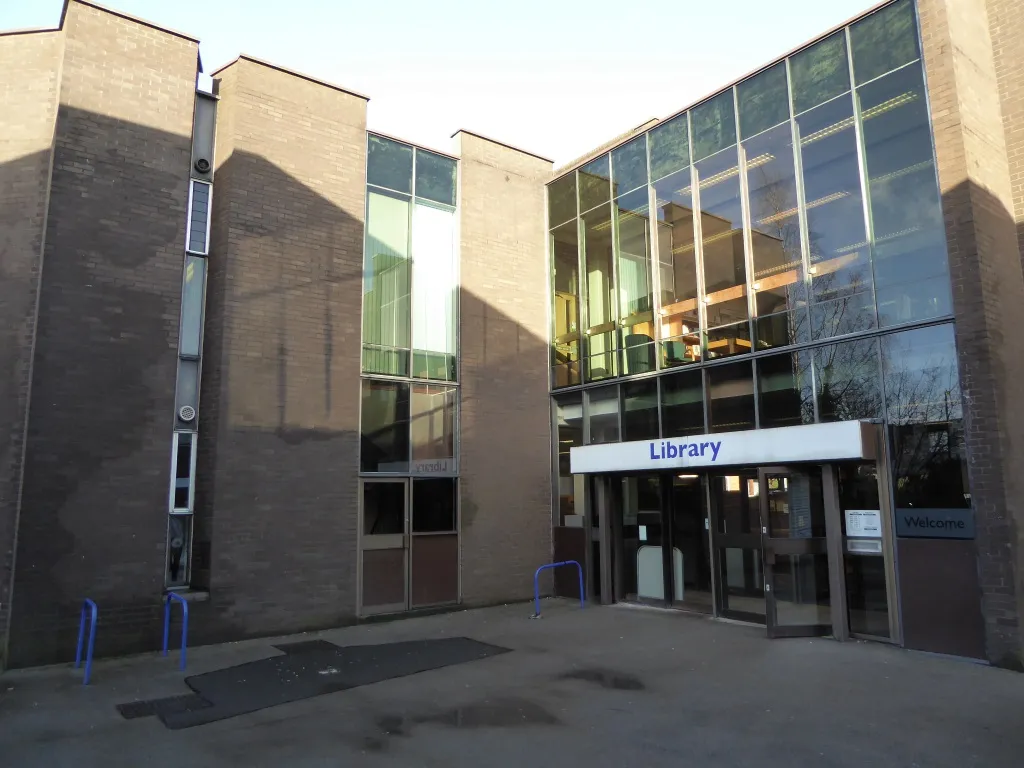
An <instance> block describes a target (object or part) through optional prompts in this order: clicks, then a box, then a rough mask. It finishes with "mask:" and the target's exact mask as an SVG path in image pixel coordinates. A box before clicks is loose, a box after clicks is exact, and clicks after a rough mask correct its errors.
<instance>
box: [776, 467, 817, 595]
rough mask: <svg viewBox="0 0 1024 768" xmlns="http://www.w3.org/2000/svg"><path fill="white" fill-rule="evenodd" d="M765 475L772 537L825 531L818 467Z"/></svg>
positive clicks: (797, 536) (796, 536) (803, 536)
mask: <svg viewBox="0 0 1024 768" xmlns="http://www.w3.org/2000/svg"><path fill="white" fill-rule="evenodd" d="M764 479H765V487H764V488H762V489H761V490H762V492H763V493H764V494H766V496H767V498H766V499H765V501H766V502H767V505H768V535H769V536H770V537H772V538H773V539H810V538H814V537H820V536H824V535H825V500H824V498H823V496H822V490H821V469H820V468H819V467H808V468H807V469H806V470H793V471H791V472H786V473H774V472H772V473H768V474H766V475H765V478H764ZM775 576H776V577H778V576H779V574H778V573H776V574H775Z"/></svg>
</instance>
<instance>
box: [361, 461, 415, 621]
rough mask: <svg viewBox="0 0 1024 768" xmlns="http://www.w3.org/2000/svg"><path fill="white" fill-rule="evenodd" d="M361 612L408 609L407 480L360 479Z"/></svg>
mask: <svg viewBox="0 0 1024 768" xmlns="http://www.w3.org/2000/svg"><path fill="white" fill-rule="evenodd" d="M361 517H362V526H363V530H362V536H361V537H360V601H359V604H360V613H361V614H362V615H369V614H374V613H396V612H398V611H404V610H407V609H408V608H409V590H408V585H409V481H408V480H405V479H398V480H363V481H362V515H361Z"/></svg>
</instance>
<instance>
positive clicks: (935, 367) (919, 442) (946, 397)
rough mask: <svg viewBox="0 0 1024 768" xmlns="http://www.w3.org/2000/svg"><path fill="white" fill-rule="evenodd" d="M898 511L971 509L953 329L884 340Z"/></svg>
mask: <svg viewBox="0 0 1024 768" xmlns="http://www.w3.org/2000/svg"><path fill="white" fill-rule="evenodd" d="M882 361H883V363H882V364H883V365H884V371H885V410H886V416H887V418H888V420H889V430H890V433H891V441H892V442H891V445H892V461H893V478H894V485H895V492H896V507H897V508H906V507H914V508H915V509H921V508H932V509H956V508H965V507H970V506H971V503H970V496H969V487H970V486H969V485H968V484H967V463H966V456H965V448H964V429H963V404H962V400H961V395H960V375H959V370H958V366H957V358H956V345H955V343H954V340H953V326H952V325H937V326H932V327H929V328H919V329H917V330H913V331H904V332H903V333H897V334H893V335H891V336H884V337H882Z"/></svg>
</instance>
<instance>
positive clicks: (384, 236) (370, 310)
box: [363, 189, 411, 376]
mask: <svg viewBox="0 0 1024 768" xmlns="http://www.w3.org/2000/svg"><path fill="white" fill-rule="evenodd" d="M366 198H367V199H366V243H365V246H364V256H363V371H365V372H367V373H386V374H390V375H392V376H407V375H408V374H409V346H410V345H409V341H410V338H409V330H410V328H409V326H410V296H409V276H410V275H409V273H410V265H411V262H410V259H409V221H410V203H409V198H408V196H406V195H399V194H397V193H389V192H384V191H383V190H374V189H370V190H367V196H366Z"/></svg>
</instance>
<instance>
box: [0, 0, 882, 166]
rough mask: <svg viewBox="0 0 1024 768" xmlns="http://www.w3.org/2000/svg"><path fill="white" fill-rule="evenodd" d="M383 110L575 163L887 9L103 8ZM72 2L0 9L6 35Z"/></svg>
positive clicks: (377, 120) (391, 128) (189, 0)
mask: <svg viewBox="0 0 1024 768" xmlns="http://www.w3.org/2000/svg"><path fill="white" fill-rule="evenodd" d="M101 4H103V5H106V6H108V7H111V8H117V9H119V10H121V11H124V12H125V13H129V14H132V15H134V16H140V17H142V18H145V19H148V20H150V21H152V22H154V23H156V24H160V25H164V26H168V27H171V28H174V29H178V30H181V31H182V32H187V33H189V34H190V35H193V36H195V37H198V38H199V39H200V40H202V45H201V53H202V57H203V64H204V66H205V68H206V71H207V72H211V71H213V69H215V68H216V67H219V66H220V65H221V64H224V63H225V62H227V61H229V60H231V59H232V58H234V57H235V56H236V55H237V54H238V53H239V52H244V53H247V54H250V55H252V56H256V57H259V58H262V59H267V60H269V61H272V62H274V63H275V64H279V65H281V66H283V67H289V68H292V69H297V70H299V71H301V72H306V73H309V74H311V75H314V76H317V77H320V78H323V79H325V80H329V81H331V82H335V83H338V84H339V85H342V86H345V87H348V88H352V89H353V90H356V91H359V92H361V93H364V94H366V95H367V96H369V97H370V98H371V101H370V106H369V127H370V129H371V130H378V131H383V132H386V133H390V134H394V135H397V136H400V137H402V138H405V139H408V140H410V141H414V142H418V143H421V144H425V145H427V146H433V147H437V148H439V149H443V150H449V149H450V148H451V140H450V139H449V136H450V135H451V134H452V133H454V132H455V131H456V130H458V129H460V128H467V129H469V130H473V131H476V132H478V133H483V134H485V135H487V136H491V137H493V138H495V139H499V140H501V141H504V142H507V143H509V144H514V145H516V146H519V147H522V148H523V149H527V150H530V151H531V152H536V153H538V154H541V155H545V156H547V157H551V158H553V159H554V160H555V161H556V163H563V162H567V161H569V160H571V159H573V158H574V157H576V156H577V155H580V154H583V153H584V152H586V151H587V150H589V149H591V148H593V147H594V146H597V145H598V144H601V143H603V142H605V141H607V140H609V139H611V138H612V137H614V136H615V135H616V134H619V133H622V132H623V131H626V130H628V129H630V128H632V127H634V126H635V125H638V124H640V123H642V122H644V121H645V120H647V119H649V118H651V117H664V116H665V115H668V114H670V113H672V112H675V111H677V110H679V109H681V108H683V107H685V106H686V105H687V104H689V103H690V102H692V101H694V100H696V99H699V98H701V97H702V96H704V95H707V94H709V93H710V92H712V91H714V90H715V89H717V88H719V87H721V86H722V85H725V84H726V83H727V82H729V81H731V80H733V79H735V78H737V77H739V76H740V75H742V74H745V73H746V72H748V71H750V70H751V69H754V68H756V67H758V66H760V65H761V64H764V63H766V62H767V61H770V60H771V59H773V58H776V57H778V56H779V55H781V54H783V53H786V52H787V51H789V50H790V49H791V48H794V47H796V46H798V45H799V44H801V43H803V42H805V41H806V40H808V39H810V38H812V37H815V36H816V35H818V34H820V33H821V32H823V31H825V30H826V29H828V28H829V27H832V26H835V25H837V24H840V23H842V22H843V21H846V20H847V19H848V18H850V17H851V16H854V15H856V14H858V13H860V12H862V11H864V10H867V9H868V8H870V7H872V6H874V5H876V4H877V3H876V1H875V0H770V2H768V1H766V0H699V1H698V0H675V2H665V0H658V1H657V2H655V1H654V0H626V2H622V1H621V0H620V1H619V2H607V1H606V0H515V2H510V3H504V2H503V3H498V2H494V0H369V1H367V0H358V1H357V0H106V1H105V2H102V3H101ZM61 6H62V1H61V0H0V29H18V28H24V27H44V26H55V25H56V24H57V21H58V20H59V17H60V9H61Z"/></svg>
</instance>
